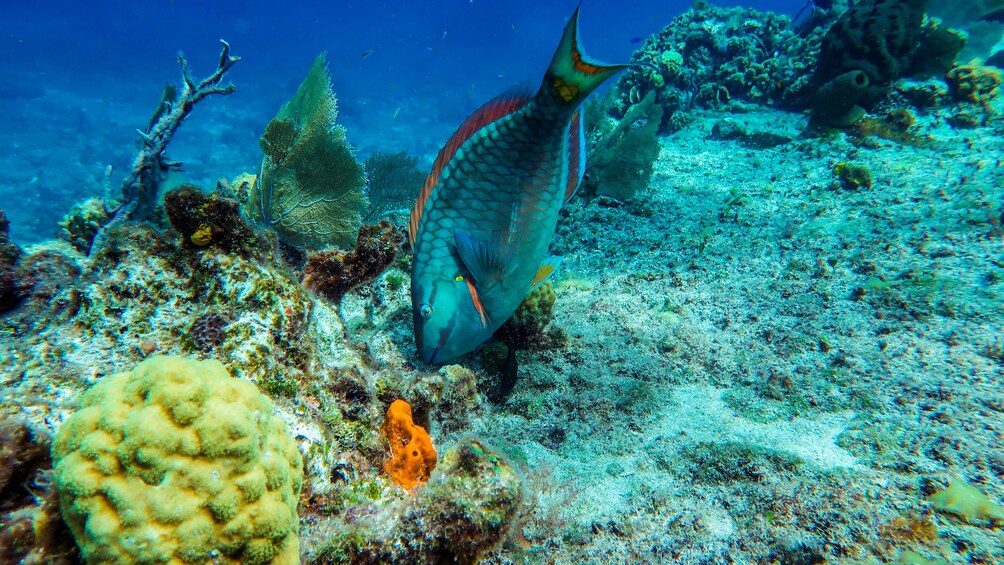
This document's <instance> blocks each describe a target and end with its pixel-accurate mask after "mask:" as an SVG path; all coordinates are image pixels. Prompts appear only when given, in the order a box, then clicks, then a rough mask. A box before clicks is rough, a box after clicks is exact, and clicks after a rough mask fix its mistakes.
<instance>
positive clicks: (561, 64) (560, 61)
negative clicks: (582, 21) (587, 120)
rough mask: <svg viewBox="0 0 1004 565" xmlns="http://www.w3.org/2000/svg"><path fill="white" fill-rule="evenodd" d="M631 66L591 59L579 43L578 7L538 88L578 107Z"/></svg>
mask: <svg viewBox="0 0 1004 565" xmlns="http://www.w3.org/2000/svg"><path fill="white" fill-rule="evenodd" d="M630 66H631V65H607V64H605V63H600V62H597V61H594V60H591V59H590V58H589V57H588V56H587V55H586V54H585V52H584V51H583V50H582V43H581V41H579V8H575V12H573V13H572V17H571V18H569V20H568V25H566V26H565V33H564V34H563V35H562V36H561V43H559V44H558V49H557V51H555V52H554V57H553V58H552V59H551V65H550V66H549V67H548V68H547V74H546V75H545V76H544V82H543V84H542V85H541V89H542V90H544V91H547V90H550V91H551V92H553V93H554V95H555V96H556V97H557V98H558V99H560V100H563V101H564V102H566V103H569V104H576V105H577V104H579V103H581V102H582V101H583V100H585V98H586V97H587V96H589V93H590V92H592V91H594V90H596V89H597V88H598V87H599V86H600V85H601V84H603V82H604V81H606V80H607V79H608V78H610V77H612V76H614V75H615V74H617V73H619V72H620V71H622V70H624V69H626V68H628V67H630Z"/></svg>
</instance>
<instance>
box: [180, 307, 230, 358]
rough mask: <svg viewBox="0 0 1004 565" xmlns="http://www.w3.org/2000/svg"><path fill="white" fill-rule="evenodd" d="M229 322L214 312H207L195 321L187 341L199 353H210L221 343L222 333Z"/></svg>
mask: <svg viewBox="0 0 1004 565" xmlns="http://www.w3.org/2000/svg"><path fill="white" fill-rule="evenodd" d="M229 325H230V320H227V319H226V318H224V317H223V316H222V315H220V314H218V313H216V312H207V313H206V314H203V315H202V316H199V317H198V318H196V319H195V322H193V323H192V329H191V330H189V332H188V339H189V340H191V342H192V345H193V346H194V347H195V349H198V350H199V351H212V350H213V349H215V348H216V347H218V346H219V345H220V344H221V343H223V339H224V337H225V336H224V333H223V332H225V331H226V329H227V326H229Z"/></svg>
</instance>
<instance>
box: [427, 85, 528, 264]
mask: <svg viewBox="0 0 1004 565" xmlns="http://www.w3.org/2000/svg"><path fill="white" fill-rule="evenodd" d="M530 99H531V95H530V93H529V92H527V91H526V90H525V89H517V90H511V91H508V92H506V93H504V94H501V95H499V96H497V97H495V98H493V99H492V100H490V101H488V102H487V103H485V104H484V105H483V106H481V107H480V108H478V109H477V110H475V111H474V113H473V114H471V115H470V116H469V117H468V118H467V119H466V120H464V123H462V124H460V127H459V128H457V131H455V132H454V133H453V136H452V137H450V140H449V141H447V142H446V145H444V146H443V148H442V149H440V150H439V155H438V156H436V160H435V162H433V164H432V170H431V171H429V176H427V177H426V178H425V184H423V185H422V191H421V192H419V193H418V199H417V200H416V201H415V207H414V208H412V209H411V221H410V222H409V223H408V239H409V240H410V242H411V245H412V247H414V246H415V238H416V237H417V236H418V226H419V224H420V223H421V222H422V212H423V211H424V210H425V203H426V202H428V200H429V197H430V196H431V195H432V189H433V188H435V187H436V185H437V184H439V176H440V175H441V174H442V173H443V169H445V168H446V164H447V163H449V162H450V159H453V156H454V155H455V154H456V153H457V150H458V149H460V146H461V145H463V144H464V142H465V141H467V140H468V139H470V137H471V136H472V135H474V132H476V131H478V130H480V129H481V128H483V127H485V126H486V125H488V124H490V123H492V122H494V121H495V120H498V119H499V118H502V117H503V116H508V115H509V114H511V113H513V112H515V111H516V110H519V109H520V108H522V107H523V106H525V105H526V103H527V102H529V101H530Z"/></svg>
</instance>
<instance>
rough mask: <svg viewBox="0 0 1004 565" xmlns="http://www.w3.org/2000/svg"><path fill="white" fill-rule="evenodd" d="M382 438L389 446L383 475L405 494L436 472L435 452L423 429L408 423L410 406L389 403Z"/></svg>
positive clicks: (410, 422) (397, 401)
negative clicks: (403, 490) (400, 487)
mask: <svg viewBox="0 0 1004 565" xmlns="http://www.w3.org/2000/svg"><path fill="white" fill-rule="evenodd" d="M383 434H384V436H385V437H386V438H387V443H388V444H390V458H389V459H388V460H387V463H386V464H385V465H384V471H385V472H386V473H387V475H388V476H390V478H391V479H393V480H394V482H395V483H397V484H399V485H401V486H402V487H404V489H405V490H411V489H412V488H414V487H415V486H417V485H420V484H422V483H424V482H426V481H428V480H429V477H430V476H431V475H432V471H433V470H434V469H435V468H436V449H435V448H434V447H433V446H432V438H431V437H429V433H428V432H426V431H425V428H423V427H422V426H418V425H416V424H415V423H414V422H413V421H412V419H411V405H409V404H408V403H407V402H405V401H404V400H401V399H398V400H395V401H394V402H392V403H391V405H390V407H389V408H388V409H387V420H386V421H385V422H384V425H383Z"/></svg>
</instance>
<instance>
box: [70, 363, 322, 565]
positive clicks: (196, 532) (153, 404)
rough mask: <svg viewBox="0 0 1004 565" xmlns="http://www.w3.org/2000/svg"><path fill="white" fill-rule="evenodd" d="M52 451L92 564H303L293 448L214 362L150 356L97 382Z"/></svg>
mask: <svg viewBox="0 0 1004 565" xmlns="http://www.w3.org/2000/svg"><path fill="white" fill-rule="evenodd" d="M52 458H53V462H54V467H55V476H56V486H57V488H58V489H59V493H60V504H61V507H62V513H63V517H64V519H65V520H66V522H67V523H68V524H69V526H70V529H71V530H72V531H73V535H74V537H75V538H76V539H77V544H78V545H79V546H80V549H81V551H82V553H83V556H84V558H85V559H86V560H87V562H88V563H168V562H171V563H208V562H212V563H244V564H263V563H275V564H283V563H299V555H298V554H299V540H298V518H297V513H296V505H297V502H298V498H299V493H300V486H301V483H302V481H303V471H302V460H301V457H300V453H299V451H298V450H297V448H296V445H295V443H294V442H293V440H292V439H291V438H290V436H289V435H288V433H287V432H286V428H285V425H284V424H283V423H282V422H281V421H280V420H279V419H278V418H276V417H274V416H273V415H272V404H271V402H270V401H269V400H268V399H267V398H266V397H265V396H263V395H262V394H261V393H259V392H258V390H257V389H256V388H255V386H254V385H253V384H251V383H250V382H248V381H242V380H239V379H235V378H233V377H231V376H230V375H229V374H228V373H227V371H226V369H225V368H224V367H223V365H222V364H220V363H219V362H217V361H194V360H190V359H185V358H175V357H153V358H151V359H148V360H147V361H144V362H143V363H141V364H140V365H138V366H137V367H136V368H134V369H133V370H132V371H130V372H127V373H119V374H116V375H111V376H108V377H105V378H103V379H101V381H100V382H98V384H97V385H95V386H94V387H92V388H91V389H90V390H88V391H87V392H86V393H85V394H84V395H83V397H82V399H81V407H80V409H79V411H77V412H76V413H75V414H74V415H73V416H71V417H70V418H69V419H68V420H67V421H66V422H65V423H64V424H63V425H62V426H61V427H60V429H59V431H58V433H57V435H56V438H55V441H54V442H53V446H52Z"/></svg>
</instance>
